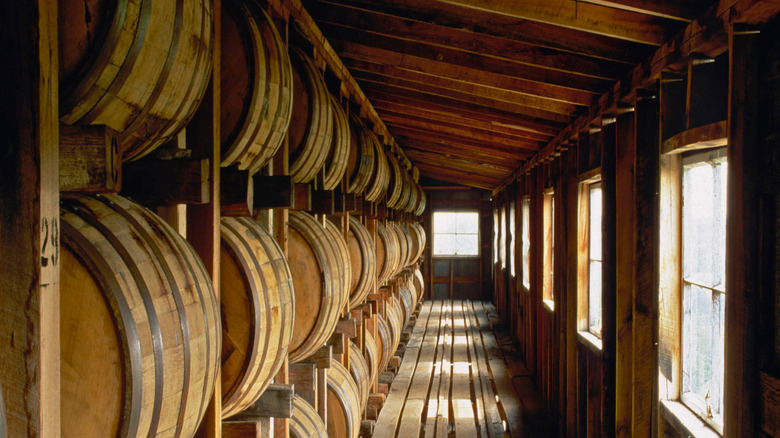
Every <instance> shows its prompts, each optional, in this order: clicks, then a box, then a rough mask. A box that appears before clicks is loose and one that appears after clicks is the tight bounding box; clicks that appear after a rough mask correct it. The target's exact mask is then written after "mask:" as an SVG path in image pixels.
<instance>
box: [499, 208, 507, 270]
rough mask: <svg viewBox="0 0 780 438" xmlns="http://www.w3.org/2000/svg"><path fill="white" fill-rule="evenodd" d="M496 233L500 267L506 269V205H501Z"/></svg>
mask: <svg viewBox="0 0 780 438" xmlns="http://www.w3.org/2000/svg"><path fill="white" fill-rule="evenodd" d="M499 226H500V228H499V235H498V239H499V240H498V259H499V260H500V261H501V269H506V206H505V205H504V206H501V223H500V225H499Z"/></svg>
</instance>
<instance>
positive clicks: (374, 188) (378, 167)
mask: <svg viewBox="0 0 780 438" xmlns="http://www.w3.org/2000/svg"><path fill="white" fill-rule="evenodd" d="M366 132H367V133H366V138H367V139H368V141H369V142H371V143H372V144H373V146H374V169H373V172H372V175H371V180H370V182H369V184H368V187H367V188H366V195H365V198H366V200H367V201H370V202H376V201H378V200H380V199H382V197H383V196H384V195H385V193H387V188H388V185H389V184H390V164H389V163H388V162H387V156H386V155H385V152H384V148H383V147H382V143H380V142H379V139H378V138H376V135H374V133H373V132H371V131H366Z"/></svg>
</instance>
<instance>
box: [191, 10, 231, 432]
mask: <svg viewBox="0 0 780 438" xmlns="http://www.w3.org/2000/svg"><path fill="white" fill-rule="evenodd" d="M211 1H212V2H213V3H212V5H213V8H214V51H213V53H212V69H213V70H212V73H211V81H210V82H209V86H208V89H207V90H206V94H205V95H204V97H203V101H201V104H200V107H199V108H198V111H197V112H196V113H195V115H194V117H193V119H192V121H191V122H190V124H189V125H188V127H187V144H188V145H189V146H190V147H191V148H192V155H193V158H195V159H207V160H209V163H210V167H209V169H210V178H209V183H208V193H209V200H210V202H209V203H208V204H201V205H193V206H190V208H188V209H187V236H188V240H189V242H190V243H191V244H192V246H193V248H195V251H196V252H197V253H198V255H199V256H200V259H201V260H202V261H203V265H204V266H205V268H206V271H208V273H209V275H210V276H211V282H212V286H213V288H214V292H215V293H216V294H217V299H218V300H219V295H220V293H219V290H220V289H219V286H220V275H219V273H220V271H219V255H220V231H219V218H220V197H219V194H220V189H219V182H220V166H219V164H220V162H221V161H222V156H221V153H220V145H221V141H222V140H221V136H220V131H219V127H220V101H221V94H220V71H221V66H220V60H221V47H222V46H221V36H220V35H221V34H220V32H221V29H220V23H221V14H222V0H211ZM219 375H220V371H219V364H218V369H217V376H219ZM197 436H199V437H204V438H219V437H221V436H222V380H221V379H220V378H217V379H216V382H215V385H214V393H213V395H212V396H211V402H210V403H209V406H208V408H207V409H206V414H205V416H204V418H203V421H202V422H201V424H200V427H199V429H198V433H197Z"/></svg>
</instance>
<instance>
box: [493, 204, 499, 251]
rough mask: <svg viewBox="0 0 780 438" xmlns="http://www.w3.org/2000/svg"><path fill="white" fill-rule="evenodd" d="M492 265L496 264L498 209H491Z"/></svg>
mask: <svg viewBox="0 0 780 438" xmlns="http://www.w3.org/2000/svg"><path fill="white" fill-rule="evenodd" d="M493 264H494V265H497V264H498V209H493Z"/></svg>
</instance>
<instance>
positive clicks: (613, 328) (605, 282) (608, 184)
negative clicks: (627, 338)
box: [600, 123, 617, 437]
mask: <svg viewBox="0 0 780 438" xmlns="http://www.w3.org/2000/svg"><path fill="white" fill-rule="evenodd" d="M616 136H617V126H616V123H612V124H609V125H607V126H604V127H602V131H601V136H600V137H601V141H602V145H601V151H602V152H601V193H602V216H601V243H602V247H601V248H602V249H601V254H602V256H601V257H602V263H601V315H602V325H601V344H602V350H601V359H602V366H603V368H602V373H603V375H602V376H603V377H602V388H601V421H602V422H601V424H602V426H603V432H604V434H603V436H604V437H610V436H614V435H615V401H616V399H615V397H616V393H615V391H616V388H615V363H616V343H617V323H616V319H615V318H616V316H617V313H616V296H615V295H616V284H615V281H616V279H615V267H616V263H617V259H616V254H615V247H616V241H615V237H616V236H615V225H616V223H615V222H616V220H615V214H616V211H617V203H616V199H615V194H616V191H617V185H616V181H615V149H616V144H617V141H616Z"/></svg>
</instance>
